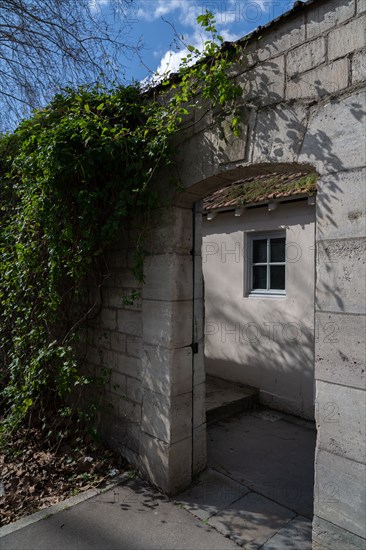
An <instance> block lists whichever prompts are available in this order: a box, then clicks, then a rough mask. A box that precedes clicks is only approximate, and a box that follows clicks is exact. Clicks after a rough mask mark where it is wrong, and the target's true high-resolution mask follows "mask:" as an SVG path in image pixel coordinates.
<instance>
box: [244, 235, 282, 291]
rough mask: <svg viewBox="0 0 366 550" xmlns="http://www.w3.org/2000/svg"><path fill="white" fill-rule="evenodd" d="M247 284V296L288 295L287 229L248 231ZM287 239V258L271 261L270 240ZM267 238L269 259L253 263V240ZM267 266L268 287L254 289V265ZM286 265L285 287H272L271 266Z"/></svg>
mask: <svg viewBox="0 0 366 550" xmlns="http://www.w3.org/2000/svg"><path fill="white" fill-rule="evenodd" d="M246 238H247V251H248V253H247V269H246V275H247V285H246V293H245V296H247V297H272V298H283V297H285V296H286V287H287V284H286V273H287V269H286V231H285V230H273V231H253V232H251V233H247V236H246ZM281 238H282V239H285V260H284V261H283V262H271V261H269V260H270V242H271V239H281ZM263 239H266V240H267V261H266V262H256V263H253V242H254V241H258V240H263ZM261 265H262V266H263V265H264V266H266V268H267V269H266V280H267V288H266V289H253V267H254V266H261ZM272 265H273V266H276V265H278V266H284V267H285V288H284V290H281V289H270V288H269V285H270V267H271V266H272Z"/></svg>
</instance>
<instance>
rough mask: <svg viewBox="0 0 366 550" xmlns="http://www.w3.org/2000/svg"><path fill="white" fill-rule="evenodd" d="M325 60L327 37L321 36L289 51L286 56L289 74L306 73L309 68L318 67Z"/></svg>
mask: <svg viewBox="0 0 366 550" xmlns="http://www.w3.org/2000/svg"><path fill="white" fill-rule="evenodd" d="M324 61H325V39H324V38H323V37H321V38H317V39H316V40H313V41H312V42H307V43H306V44H303V45H302V46H299V47H298V48H295V49H294V50H291V51H290V52H288V54H287V56H286V72H287V76H294V75H297V74H301V73H304V72H306V71H308V70H309V69H313V68H314V67H317V66H318V65H320V64H321V63H323V62H324Z"/></svg>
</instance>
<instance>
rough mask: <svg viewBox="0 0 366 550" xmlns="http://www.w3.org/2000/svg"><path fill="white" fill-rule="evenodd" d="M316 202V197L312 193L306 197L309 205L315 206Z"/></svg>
mask: <svg viewBox="0 0 366 550" xmlns="http://www.w3.org/2000/svg"><path fill="white" fill-rule="evenodd" d="M315 203H316V197H315V195H313V196H312V197H308V205H309V206H315Z"/></svg>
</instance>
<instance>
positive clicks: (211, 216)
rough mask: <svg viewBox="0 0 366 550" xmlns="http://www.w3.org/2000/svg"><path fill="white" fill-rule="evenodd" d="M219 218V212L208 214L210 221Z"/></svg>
mask: <svg viewBox="0 0 366 550" xmlns="http://www.w3.org/2000/svg"><path fill="white" fill-rule="evenodd" d="M216 216H217V212H209V213H208V214H207V220H208V221H210V220H213V219H214V218H216Z"/></svg>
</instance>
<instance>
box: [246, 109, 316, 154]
mask: <svg viewBox="0 0 366 550" xmlns="http://www.w3.org/2000/svg"><path fill="white" fill-rule="evenodd" d="M305 130H306V111H305V109H304V108H303V107H302V106H278V107H274V108H268V109H263V110H261V111H259V113H258V117H257V125H256V135H255V141H254V148H253V149H254V150H253V159H252V160H253V162H254V163H257V162H258V163H259V162H294V161H296V159H297V155H298V153H299V147H300V144H301V143H302V140H303V136H304V133H305Z"/></svg>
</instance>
